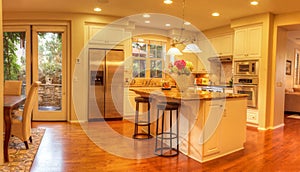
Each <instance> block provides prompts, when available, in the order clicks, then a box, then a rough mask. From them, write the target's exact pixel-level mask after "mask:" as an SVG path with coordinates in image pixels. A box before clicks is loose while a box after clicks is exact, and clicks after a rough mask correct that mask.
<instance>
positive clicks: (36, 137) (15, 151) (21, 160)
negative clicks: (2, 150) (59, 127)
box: [0, 128, 46, 172]
mask: <svg viewBox="0 0 300 172" xmlns="http://www.w3.org/2000/svg"><path fill="white" fill-rule="evenodd" d="M45 130H46V129H44V128H32V129H31V137H32V143H30V142H29V149H26V148H25V144H24V143H23V142H22V141H21V140H20V139H18V138H17V137H11V138H10V140H9V145H8V156H9V162H6V163H4V164H3V165H0V171H1V172H2V171H3V172H11V171H30V168H31V165H32V163H33V160H34V157H35V155H36V153H37V150H38V148H39V146H40V143H41V141H42V138H43V136H44V133H45Z"/></svg>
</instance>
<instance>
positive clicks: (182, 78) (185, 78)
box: [175, 74, 190, 93]
mask: <svg viewBox="0 0 300 172" xmlns="http://www.w3.org/2000/svg"><path fill="white" fill-rule="evenodd" d="M175 81H176V84H177V88H178V89H179V91H180V92H182V93H184V92H186V91H187V89H188V88H189V83H190V76H189V75H185V74H183V75H177V76H176V77H175Z"/></svg>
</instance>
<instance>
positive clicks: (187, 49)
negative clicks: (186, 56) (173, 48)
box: [182, 43, 202, 53]
mask: <svg viewBox="0 0 300 172" xmlns="http://www.w3.org/2000/svg"><path fill="white" fill-rule="evenodd" d="M182 52H184V53H201V52H202V50H200V48H199V47H198V46H197V45H196V44H194V43H191V44H188V45H186V46H185V48H184V49H183V50H182Z"/></svg>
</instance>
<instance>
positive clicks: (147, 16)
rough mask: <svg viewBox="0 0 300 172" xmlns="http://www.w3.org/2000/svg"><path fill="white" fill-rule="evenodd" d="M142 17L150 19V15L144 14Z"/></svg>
mask: <svg viewBox="0 0 300 172" xmlns="http://www.w3.org/2000/svg"><path fill="white" fill-rule="evenodd" d="M143 17H144V18H150V17H151V15H150V14H146V13H145V14H143Z"/></svg>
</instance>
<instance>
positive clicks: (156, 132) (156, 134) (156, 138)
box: [155, 109, 159, 152]
mask: <svg viewBox="0 0 300 172" xmlns="http://www.w3.org/2000/svg"><path fill="white" fill-rule="evenodd" d="M158 119H159V109H157V120H156V131H155V136H156V137H155V152H156V151H157V141H158V125H159V120H158Z"/></svg>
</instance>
